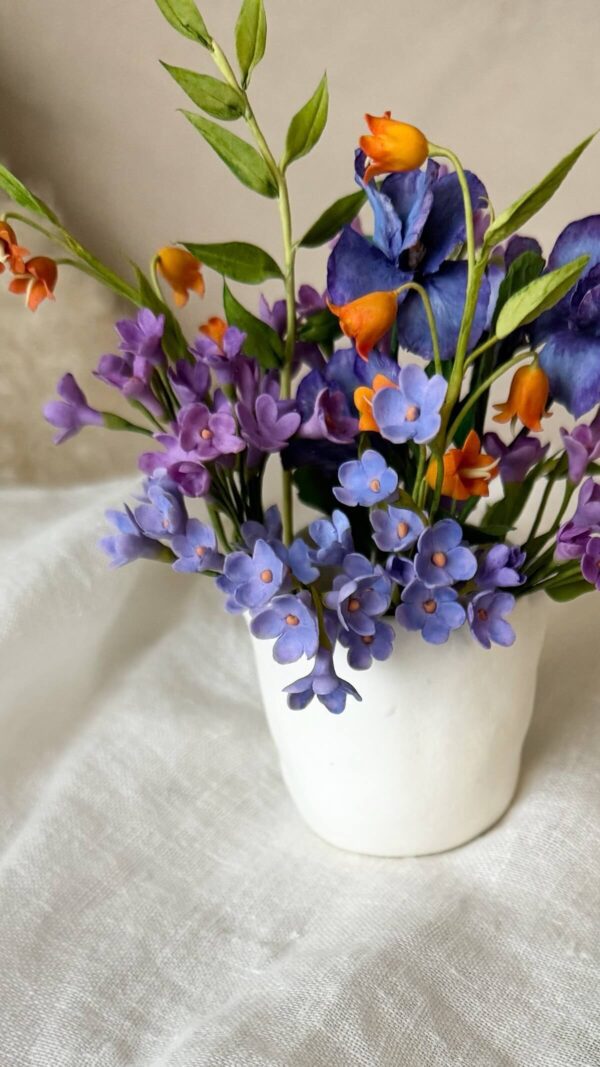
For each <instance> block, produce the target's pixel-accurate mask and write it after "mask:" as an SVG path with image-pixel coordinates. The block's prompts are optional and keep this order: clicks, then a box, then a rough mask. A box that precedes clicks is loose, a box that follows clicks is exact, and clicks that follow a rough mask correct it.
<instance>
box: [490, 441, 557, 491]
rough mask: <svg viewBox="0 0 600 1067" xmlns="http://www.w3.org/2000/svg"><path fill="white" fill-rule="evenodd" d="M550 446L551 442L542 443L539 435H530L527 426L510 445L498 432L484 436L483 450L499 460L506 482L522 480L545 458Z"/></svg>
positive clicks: (503, 478)
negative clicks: (506, 443)
mask: <svg viewBox="0 0 600 1067" xmlns="http://www.w3.org/2000/svg"><path fill="white" fill-rule="evenodd" d="M549 447H550V445H549V444H547V445H542V444H541V442H540V441H539V440H538V438H537V437H529V436H528V433H527V429H526V428H525V429H523V430H521V432H520V433H518V434H517V436H516V437H515V439H514V441H511V442H510V444H508V445H505V444H504V442H503V441H502V439H501V438H500V437H499V436H498V434H497V433H486V434H484V436H483V450H484V451H485V452H486V453H487V454H488V456H493V457H494V459H498V460H499V464H498V470H499V472H500V477H501V478H502V481H503V482H505V483H507V482H522V481H523V479H524V478H525V476H526V475H527V473H528V471H529V470H530V469H531V468H532V467H534V466H535V465H536V463H539V462H540V461H541V460H542V459H543V458H544V456H545V455H546V452H547V451H548V449H549Z"/></svg>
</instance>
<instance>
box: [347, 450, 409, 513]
mask: <svg viewBox="0 0 600 1067" xmlns="http://www.w3.org/2000/svg"><path fill="white" fill-rule="evenodd" d="M339 479H340V482H341V487H339V488H338V487H336V488H335V489H334V490H333V495H334V496H335V497H336V499H337V500H339V501H340V503H342V504H347V505H349V506H351V507H354V506H355V505H356V504H362V505H363V506H364V507H370V506H371V505H373V504H377V503H379V501H382V500H386V499H387V497H389V496H391V495H392V493H394V492H395V491H396V488H397V486H398V475H397V474H396V471H395V470H393V469H392V468H391V467H388V465H387V463H386V461H385V460H384V458H383V456H381V455H380V454H379V452H375V451H374V450H373V449H367V451H366V452H363V454H362V456H361V458H360V459H356V460H349V461H348V462H347V463H342V465H341V467H340V469H339Z"/></svg>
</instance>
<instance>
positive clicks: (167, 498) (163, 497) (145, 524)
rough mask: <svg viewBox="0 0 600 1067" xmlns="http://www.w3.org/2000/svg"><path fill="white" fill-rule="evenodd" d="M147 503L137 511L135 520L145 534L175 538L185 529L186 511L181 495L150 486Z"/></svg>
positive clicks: (157, 486)
mask: <svg viewBox="0 0 600 1067" xmlns="http://www.w3.org/2000/svg"><path fill="white" fill-rule="evenodd" d="M146 495H147V503H144V504H140V506H139V507H137V508H136V509H135V520H136V522H137V524H138V526H139V527H140V530H142V531H143V533H145V534H148V536H149V537H175V536H176V535H177V534H180V533H182V532H183V530H184V529H185V524H186V520H187V514H186V510H185V507H184V504H183V500H182V499H181V493H180V492H179V491H178V490H177V489H175V490H174V491H169V490H166V489H164V488H163V486H161V485H160V484H154V485H153V484H150V485H149V486H148V488H147V491H146Z"/></svg>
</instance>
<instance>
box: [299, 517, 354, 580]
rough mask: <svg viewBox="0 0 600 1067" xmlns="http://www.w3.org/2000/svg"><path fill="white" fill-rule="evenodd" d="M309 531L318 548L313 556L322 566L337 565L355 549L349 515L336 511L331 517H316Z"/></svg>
mask: <svg viewBox="0 0 600 1067" xmlns="http://www.w3.org/2000/svg"><path fill="white" fill-rule="evenodd" d="M308 531H309V533H310V536H311V537H312V539H313V541H314V542H315V544H316V545H317V548H316V549H315V550H314V552H313V557H314V559H315V560H316V561H317V563H319V564H320V565H321V566H322V567H336V566H337V565H338V564H339V563H342V562H343V560H344V558H345V557H346V556H347V555H348V554H349V553H350V552H352V551H353V550H354V545H353V544H352V533H351V531H350V522H349V520H348V516H347V515H344V512H343V511H338V510H336V511H334V512H333V514H332V516H331V519H315V521H314V522H311V524H310V526H309V527H308Z"/></svg>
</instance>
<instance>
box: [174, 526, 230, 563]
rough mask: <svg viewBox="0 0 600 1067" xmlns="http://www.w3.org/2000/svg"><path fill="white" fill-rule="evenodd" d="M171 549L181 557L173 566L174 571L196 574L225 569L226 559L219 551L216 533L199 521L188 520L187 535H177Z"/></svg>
mask: <svg viewBox="0 0 600 1067" xmlns="http://www.w3.org/2000/svg"><path fill="white" fill-rule="evenodd" d="M171 547H172V549H173V551H174V553H175V555H176V556H178V557H179V558H178V559H176V560H175V562H174V564H173V570H174V571H179V572H180V573H182V574H195V573H201V572H202V571H206V570H210V571H220V570H222V569H223V562H224V557H223V555H222V554H221V553H220V552H219V550H218V546H217V538H216V535H215V531H214V530H213V528H212V526H208V525H207V524H206V523H205V522H200V520H199V519H188V520H187V523H186V526H185V533H180V534H177V536H175V537H174V538H173V541H172V542H171Z"/></svg>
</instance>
